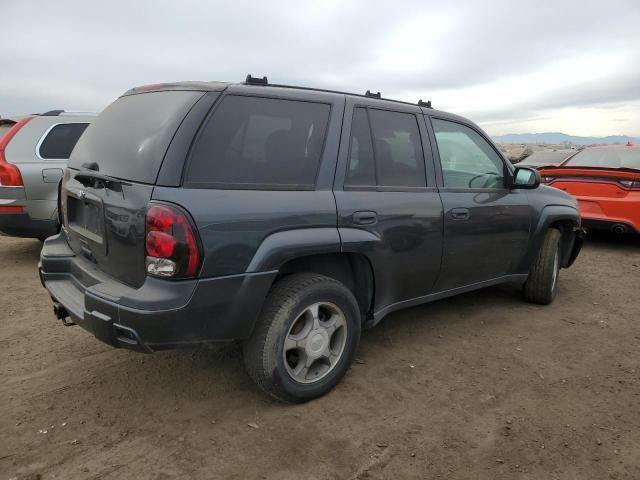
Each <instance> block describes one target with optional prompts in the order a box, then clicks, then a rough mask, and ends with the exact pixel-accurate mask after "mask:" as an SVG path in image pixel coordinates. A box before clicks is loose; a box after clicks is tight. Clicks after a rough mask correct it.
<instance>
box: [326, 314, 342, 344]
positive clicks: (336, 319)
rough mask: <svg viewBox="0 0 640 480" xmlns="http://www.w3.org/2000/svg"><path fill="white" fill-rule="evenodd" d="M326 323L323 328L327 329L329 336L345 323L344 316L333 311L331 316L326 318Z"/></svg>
mask: <svg viewBox="0 0 640 480" xmlns="http://www.w3.org/2000/svg"><path fill="white" fill-rule="evenodd" d="M327 323H328V325H327V326H326V327H325V330H326V331H327V334H328V335H329V338H331V336H332V335H333V334H334V332H335V331H336V330H337V329H338V328H340V327H342V326H344V325H346V322H345V320H344V317H343V316H342V315H340V314H337V313H334V314H333V315H331V318H330V319H329V320H328V322H327Z"/></svg>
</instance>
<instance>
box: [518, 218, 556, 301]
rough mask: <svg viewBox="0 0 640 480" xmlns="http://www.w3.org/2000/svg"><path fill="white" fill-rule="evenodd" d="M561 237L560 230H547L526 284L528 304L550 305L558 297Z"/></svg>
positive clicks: (525, 295)
mask: <svg viewBox="0 0 640 480" xmlns="http://www.w3.org/2000/svg"><path fill="white" fill-rule="evenodd" d="M560 237H561V234H560V231H559V230H556V229H555V228H550V229H549V230H547V234H546V235H545V237H544V240H543V242H542V246H541V247H540V250H538V253H537V255H536V258H535V260H534V261H533V264H532V265H531V270H530V271H529V277H528V278H527V281H526V282H525V284H524V289H523V294H524V299H525V300H527V301H528V302H532V303H539V304H541V305H548V304H550V303H551V302H553V299H554V298H555V296H556V292H557V291H558V280H559V273H560Z"/></svg>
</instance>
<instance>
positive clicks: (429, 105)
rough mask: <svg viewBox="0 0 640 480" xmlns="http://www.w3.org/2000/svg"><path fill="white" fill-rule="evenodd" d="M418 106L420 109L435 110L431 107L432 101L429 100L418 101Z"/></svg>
mask: <svg viewBox="0 0 640 480" xmlns="http://www.w3.org/2000/svg"><path fill="white" fill-rule="evenodd" d="M418 106H419V107H426V108H433V107H432V106H431V100H427V101H426V102H423V101H422V99H420V100H418Z"/></svg>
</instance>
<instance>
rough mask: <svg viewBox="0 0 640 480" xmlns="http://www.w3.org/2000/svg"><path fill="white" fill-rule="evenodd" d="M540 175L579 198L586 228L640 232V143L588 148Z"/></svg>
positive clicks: (544, 170)
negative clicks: (639, 144)
mask: <svg viewBox="0 0 640 480" xmlns="http://www.w3.org/2000/svg"><path fill="white" fill-rule="evenodd" d="M540 175H541V176H542V182H544V183H546V184H547V185H550V186H553V187H555V188H559V189H560V190H564V191H565V192H567V193H570V194H571V195H573V196H574V197H576V198H577V199H578V204H579V206H580V214H581V215H582V221H583V225H584V226H585V227H586V228H599V229H601V228H605V229H608V230H611V231H613V232H615V233H628V232H629V233H640V146H638V145H632V144H631V142H629V143H627V144H626V145H609V146H603V147H589V148H585V149H584V150H581V151H580V152H578V153H576V154H575V155H573V156H571V157H569V158H568V159H567V160H565V161H564V162H563V163H562V164H560V165H559V166H557V167H544V168H541V169H540Z"/></svg>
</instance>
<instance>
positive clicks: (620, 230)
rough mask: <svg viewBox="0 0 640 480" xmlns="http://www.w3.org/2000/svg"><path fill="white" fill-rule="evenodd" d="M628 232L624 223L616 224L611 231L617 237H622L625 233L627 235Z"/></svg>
mask: <svg viewBox="0 0 640 480" xmlns="http://www.w3.org/2000/svg"><path fill="white" fill-rule="evenodd" d="M627 230H628V229H627V226H626V225H623V224H622V223H616V224H615V225H613V226H612V227H611V231H612V232H613V233H615V234H616V235H622V234H624V233H627Z"/></svg>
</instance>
